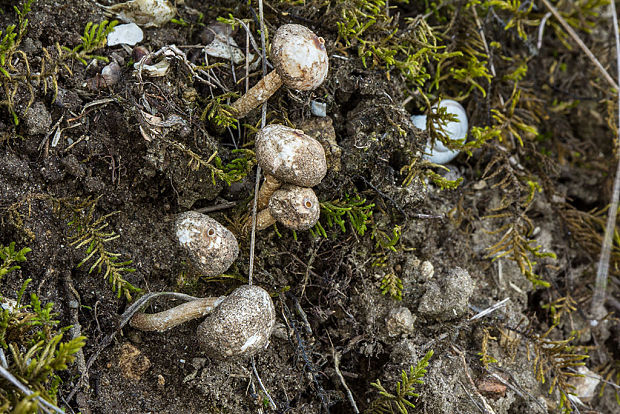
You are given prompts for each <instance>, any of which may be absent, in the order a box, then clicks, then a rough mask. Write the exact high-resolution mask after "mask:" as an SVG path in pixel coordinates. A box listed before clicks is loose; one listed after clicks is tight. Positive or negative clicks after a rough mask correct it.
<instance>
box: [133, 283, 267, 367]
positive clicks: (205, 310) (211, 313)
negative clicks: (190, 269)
mask: <svg viewBox="0 0 620 414" xmlns="http://www.w3.org/2000/svg"><path fill="white" fill-rule="evenodd" d="M205 315H208V316H207V318H206V319H205V320H204V321H203V322H202V323H201V324H200V325H199V326H198V329H197V331H196V336H197V339H198V342H199V343H200V345H201V346H202V347H203V349H204V350H205V351H206V353H207V354H208V355H209V356H211V357H213V358H217V359H224V358H235V357H241V356H252V355H255V354H256V353H257V352H259V351H260V350H262V349H264V348H265V347H266V346H267V344H268V343H269V337H270V336H271V332H272V330H273V327H274V324H275V319H276V313H275V308H274V306H273V301H272V300H271V296H269V293H268V292H267V291H266V290H265V289H263V288H261V287H258V286H255V285H252V286H250V285H243V286H241V287H239V288H237V289H235V290H234V291H233V292H232V293H231V294H230V295H228V296H220V297H218V298H215V297H209V298H202V299H196V300H193V301H191V302H187V303H184V304H182V305H179V306H176V307H174V308H172V309H168V310H166V311H163V312H158V313H151V314H147V313H136V314H135V315H134V316H133V317H132V319H131V320H130V321H129V325H130V326H132V327H133V328H136V329H139V330H142V331H160V332H161V331H165V330H167V329H170V328H173V327H175V326H177V325H180V324H182V323H184V322H187V321H189V320H192V319H196V318H199V317H202V316H205Z"/></svg>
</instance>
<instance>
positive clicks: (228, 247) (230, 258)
mask: <svg viewBox="0 0 620 414" xmlns="http://www.w3.org/2000/svg"><path fill="white" fill-rule="evenodd" d="M176 235H177V238H178V240H179V243H180V245H181V247H182V248H183V250H184V251H185V252H186V253H187V254H188V256H189V258H190V260H191V262H192V263H193V265H194V266H195V267H196V268H197V269H198V270H200V272H202V274H203V275H205V276H217V275H219V274H222V273H223V272H225V271H226V270H228V268H229V267H230V265H231V264H232V263H233V262H234V261H235V259H236V258H237V256H238V255H239V245H238V243H237V239H236V238H235V236H234V234H232V233H231V232H230V230H228V229H227V228H226V227H224V226H222V225H221V224H220V223H218V222H217V221H216V220H214V219H212V218H211V217H209V216H207V215H206V214H202V213H198V212H196V211H188V212H185V213H182V214H180V215H179V217H178V218H177V221H176Z"/></svg>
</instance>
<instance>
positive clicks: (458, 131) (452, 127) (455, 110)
mask: <svg viewBox="0 0 620 414" xmlns="http://www.w3.org/2000/svg"><path fill="white" fill-rule="evenodd" d="M438 106H439V107H440V108H446V112H447V113H449V114H452V115H455V116H456V117H457V119H458V121H456V122H453V121H451V122H448V123H447V124H446V126H445V127H444V130H445V132H446V134H447V135H448V137H450V139H454V140H456V139H462V140H463V142H464V141H465V137H467V127H468V124H467V113H465V108H463V106H462V105H461V104H460V103H458V102H457V101H453V100H452V99H444V100H442V101H441V102H439V104H435V105H433V106H432V108H431V109H436V108H437V107H438ZM426 118H427V117H426V115H413V116H412V117H411V122H413V124H414V125H415V126H416V127H418V128H420V129H422V130H426ZM457 155H459V151H457V150H451V149H449V148H447V147H446V146H445V145H444V144H443V143H442V142H441V141H435V145H434V147H432V148H431V144H430V142H427V143H426V149H425V150H424V155H423V158H424V159H427V160H429V161H430V162H432V163H435V164H447V163H449V162H450V161H452V160H453V159H454V158H455V157H456V156H457Z"/></svg>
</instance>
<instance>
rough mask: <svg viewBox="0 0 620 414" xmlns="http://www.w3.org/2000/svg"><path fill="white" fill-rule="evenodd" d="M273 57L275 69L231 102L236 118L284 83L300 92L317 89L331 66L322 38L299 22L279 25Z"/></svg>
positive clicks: (242, 115)
mask: <svg viewBox="0 0 620 414" xmlns="http://www.w3.org/2000/svg"><path fill="white" fill-rule="evenodd" d="M271 60H272V61H273V65H274V67H275V70H273V71H271V72H270V73H269V74H267V76H265V77H264V78H263V79H261V80H260V81H259V82H258V83H257V84H256V85H255V86H254V87H253V88H252V89H250V90H249V91H248V92H247V93H246V94H245V95H243V96H242V97H241V98H239V99H238V100H237V101H235V102H234V103H233V104H232V106H233V108H235V109H236V110H237V118H243V117H244V116H246V115H247V114H248V113H249V112H250V111H251V110H252V109H254V108H256V107H257V106H258V105H260V104H262V103H263V102H265V101H266V100H267V99H269V97H270V96H271V95H273V94H274V92H275V91H276V90H278V88H279V87H280V86H282V84H283V83H284V84H285V85H286V86H288V87H289V88H292V89H297V90H300V91H307V90H312V89H316V88H318V87H319V85H321V83H323V81H324V80H325V78H326V77H327V70H328V68H329V61H328V58H327V51H326V50H325V41H324V40H323V38H322V37H318V36H317V35H316V34H314V32H313V31H312V30H310V29H308V28H307V27H305V26H302V25H299V24H285V25H283V26H280V27H279V28H278V30H277V31H276V34H275V36H274V37H273V42H272V43H271Z"/></svg>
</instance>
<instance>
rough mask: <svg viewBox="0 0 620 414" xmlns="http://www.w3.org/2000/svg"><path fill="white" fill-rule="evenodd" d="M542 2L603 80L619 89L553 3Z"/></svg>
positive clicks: (613, 6)
mask: <svg viewBox="0 0 620 414" xmlns="http://www.w3.org/2000/svg"><path fill="white" fill-rule="evenodd" d="M542 2H543V3H544V4H545V6H546V7H547V8H548V9H549V11H550V12H551V13H552V14H553V17H555V18H556V19H558V21H559V22H560V24H561V25H562V27H563V28H564V30H566V32H567V33H568V34H569V35H570V37H572V38H573V40H574V41H575V42H576V43H577V45H578V46H579V47H580V48H581V50H582V51H583V52H584V53H585V54H586V55H587V56H588V58H589V59H590V60H591V61H592V63H594V64H595V65H596V67H597V68H598V70H599V72H601V75H603V77H604V78H605V80H607V82H609V84H610V85H611V86H612V87H613V88H614V89H615V90H620V88H618V84H617V83H616V81H615V80H614V79H613V78H612V77H611V75H610V74H609V73H608V72H607V71H606V70H605V68H604V67H603V65H602V64H601V62H599V60H598V59H597V58H596V56H594V53H592V52H591V51H590V49H588V46H586V44H585V43H583V41H582V40H581V38H580V37H579V35H578V34H577V32H575V31H574V30H573V28H572V27H570V25H569V24H568V23H567V22H566V20H564V18H563V17H562V15H560V13H559V12H558V10H557V9H556V8H555V7H553V5H552V4H551V3H550V2H549V0H542ZM613 3H614V2H613V1H612V2H611V8H612V10H613V16H614V20H616V19H617V18H616V6H615V4H613ZM617 36H618V30H617V29H616V37H617Z"/></svg>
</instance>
